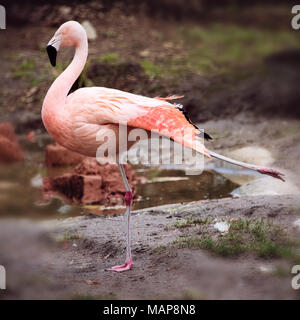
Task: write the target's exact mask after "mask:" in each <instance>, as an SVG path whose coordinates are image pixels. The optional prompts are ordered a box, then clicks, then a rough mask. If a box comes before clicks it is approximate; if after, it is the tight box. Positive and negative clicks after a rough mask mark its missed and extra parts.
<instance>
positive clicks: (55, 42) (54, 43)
mask: <svg viewBox="0 0 300 320" xmlns="http://www.w3.org/2000/svg"><path fill="white" fill-rule="evenodd" d="M61 38H62V36H61V34H55V35H54V37H53V38H52V39H51V40H50V41H49V43H48V45H47V53H48V57H49V60H50V63H51V65H52V66H53V67H55V66H56V56H57V51H58V50H59V47H60V43H61Z"/></svg>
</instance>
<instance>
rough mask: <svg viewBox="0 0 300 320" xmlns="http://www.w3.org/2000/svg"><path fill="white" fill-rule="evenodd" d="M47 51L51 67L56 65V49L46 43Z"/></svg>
mask: <svg viewBox="0 0 300 320" xmlns="http://www.w3.org/2000/svg"><path fill="white" fill-rule="evenodd" d="M46 49H47V53H48V57H49V60H50V63H51V65H52V66H53V67H55V66H56V55H57V51H56V49H55V48H54V47H53V46H51V45H48V46H47V48H46Z"/></svg>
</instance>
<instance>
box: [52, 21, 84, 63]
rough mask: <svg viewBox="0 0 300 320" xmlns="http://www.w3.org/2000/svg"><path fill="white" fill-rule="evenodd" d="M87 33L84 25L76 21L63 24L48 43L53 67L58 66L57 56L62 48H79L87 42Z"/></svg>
mask: <svg viewBox="0 0 300 320" xmlns="http://www.w3.org/2000/svg"><path fill="white" fill-rule="evenodd" d="M86 39H87V36H86V32H85V30H84V28H83V27H82V25H81V24H80V23H78V22H76V21H68V22H65V23H63V24H62V25H61V26H60V27H59V28H58V29H57V31H56V32H55V34H54V36H53V37H52V38H51V40H50V41H49V42H48V45H47V53H48V56H49V60H50V62H51V65H52V66H53V67H55V66H56V56H57V52H58V50H59V48H60V47H73V46H75V47H77V46H78V45H79V44H80V42H82V41H83V40H86Z"/></svg>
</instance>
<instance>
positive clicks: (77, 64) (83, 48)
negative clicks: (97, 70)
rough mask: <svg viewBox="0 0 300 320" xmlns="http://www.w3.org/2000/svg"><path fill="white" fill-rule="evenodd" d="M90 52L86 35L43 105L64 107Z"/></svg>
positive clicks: (52, 107) (54, 83) (49, 91)
mask: <svg viewBox="0 0 300 320" xmlns="http://www.w3.org/2000/svg"><path fill="white" fill-rule="evenodd" d="M87 54H88V42H87V37H86V35H85V36H84V37H83V39H82V40H81V41H80V42H79V44H78V46H77V47H76V51H75V55H74V58H73V60H72V62H71V63H70V64H69V66H68V67H67V69H66V70H65V71H64V72H63V73H61V74H60V75H59V76H58V77H57V78H56V80H55V81H54V82H53V84H52V85H51V87H50V89H49V90H48V92H47V95H46V97H45V100H44V104H43V107H44V106H45V107H46V108H49V107H50V108H51V109H54V108H62V107H63V105H64V104H65V101H66V97H67V95H68V92H69V91H70V89H71V87H72V85H73V83H74V82H75V81H76V79H77V78H78V77H79V75H80V73H81V71H82V70H83V68H84V65H85V63H86V59H87Z"/></svg>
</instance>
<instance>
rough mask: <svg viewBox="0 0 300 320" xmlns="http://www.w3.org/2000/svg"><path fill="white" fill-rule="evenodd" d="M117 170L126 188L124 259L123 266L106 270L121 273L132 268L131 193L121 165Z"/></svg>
mask: <svg viewBox="0 0 300 320" xmlns="http://www.w3.org/2000/svg"><path fill="white" fill-rule="evenodd" d="M119 168H120V171H121V176H122V179H123V182H124V185H125V188H126V194H125V203H126V212H125V219H126V235H127V237H126V259H125V263H124V264H123V265H119V266H114V267H111V268H109V269H107V270H110V271H117V272H122V271H127V270H130V269H131V268H132V257H131V228H130V218H131V212H130V209H131V204H132V198H133V196H132V192H131V189H130V186H129V183H128V180H127V177H126V174H125V171H124V167H123V165H121V164H119Z"/></svg>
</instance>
